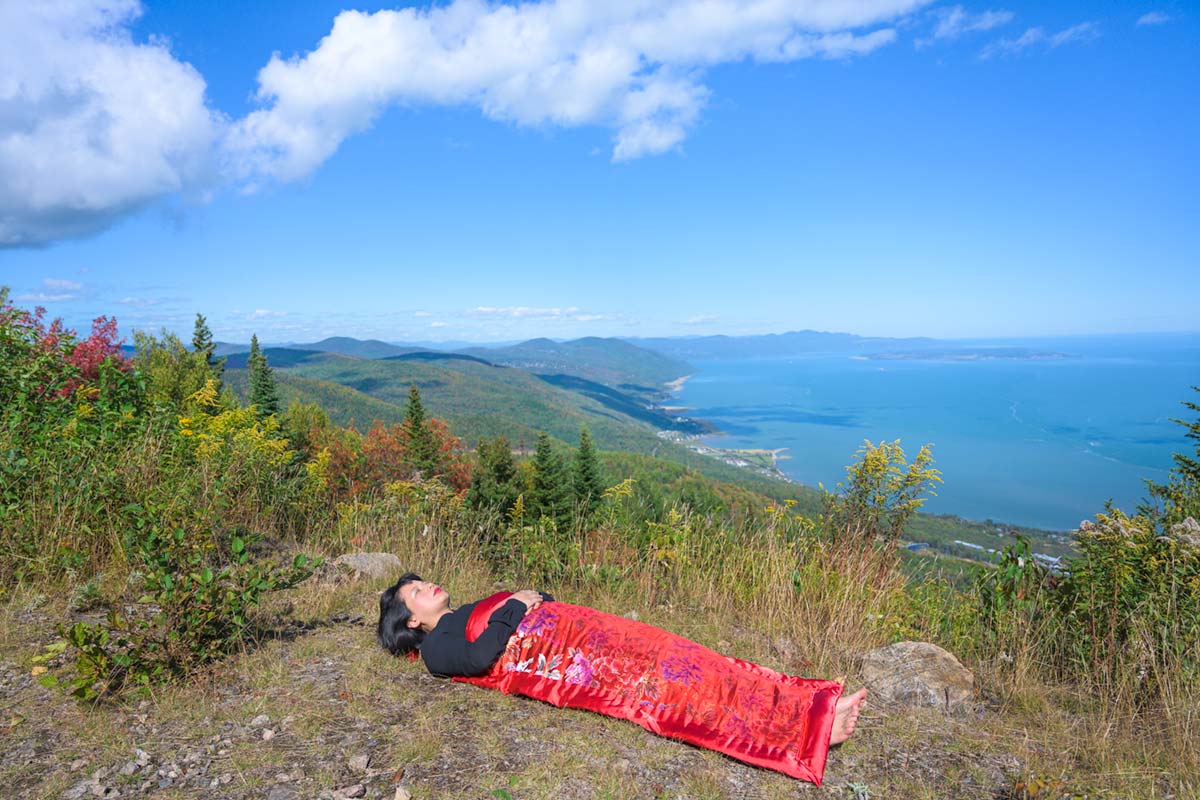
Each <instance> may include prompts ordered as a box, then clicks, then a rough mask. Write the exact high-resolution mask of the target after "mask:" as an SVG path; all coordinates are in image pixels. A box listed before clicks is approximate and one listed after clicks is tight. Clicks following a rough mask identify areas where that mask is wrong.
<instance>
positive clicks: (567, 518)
mask: <svg viewBox="0 0 1200 800" xmlns="http://www.w3.org/2000/svg"><path fill="white" fill-rule="evenodd" d="M571 484H572V481H571V476H570V475H569V474H568V473H567V469H566V465H564V464H563V459H562V456H560V455H559V454H558V453H557V452H556V451H555V450H554V446H553V445H552V444H551V443H550V437H549V436H547V435H546V433H545V431H542V432H541V433H539V434H538V440H537V450H535V451H534V454H533V486H532V487H530V490H529V498H528V501H527V507H528V509H529V512H530V514H532V515H533V516H534V517H549V518H550V519H552V520H554V523H555V525H557V526H558V529H559V530H560V531H562V530H566V529H567V528H568V527H569V526H570V524H571V498H572V494H573V492H572V489H571Z"/></svg>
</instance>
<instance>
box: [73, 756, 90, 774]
mask: <svg viewBox="0 0 1200 800" xmlns="http://www.w3.org/2000/svg"><path fill="white" fill-rule="evenodd" d="M87 763H88V762H87V759H86V758H77V759H75V760H74V761H72V762H71V772H75V771H76V770H79V769H83V768H84V767H86V766H87Z"/></svg>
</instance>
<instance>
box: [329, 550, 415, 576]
mask: <svg viewBox="0 0 1200 800" xmlns="http://www.w3.org/2000/svg"><path fill="white" fill-rule="evenodd" d="M333 567H334V568H335V569H336V570H337V573H336V574H337V575H338V576H339V577H340V578H342V579H347V578H348V579H349V580H355V581H356V580H359V579H360V578H372V579H374V578H391V577H397V578H398V577H400V571H401V569H402V565H401V564H400V559H399V558H397V557H396V556H395V555H393V554H392V553H343V554H342V555H340V556H338V557H337V558H335V559H334V560H333Z"/></svg>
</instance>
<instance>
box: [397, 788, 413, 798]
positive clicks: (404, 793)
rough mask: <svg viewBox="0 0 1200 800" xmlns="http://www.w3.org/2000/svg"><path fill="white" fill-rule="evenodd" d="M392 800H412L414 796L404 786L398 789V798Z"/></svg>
mask: <svg viewBox="0 0 1200 800" xmlns="http://www.w3.org/2000/svg"><path fill="white" fill-rule="evenodd" d="M392 800H412V795H411V794H409V793H408V790H407V789H405V788H404V787H403V786H397V787H396V796H395V797H393V798H392Z"/></svg>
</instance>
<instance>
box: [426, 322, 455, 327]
mask: <svg viewBox="0 0 1200 800" xmlns="http://www.w3.org/2000/svg"><path fill="white" fill-rule="evenodd" d="M449 324H450V323H448V322H431V323H429V327H431V328H445V327H446V326H448V325H449Z"/></svg>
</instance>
